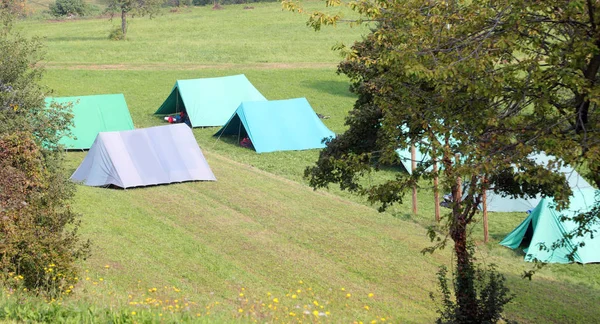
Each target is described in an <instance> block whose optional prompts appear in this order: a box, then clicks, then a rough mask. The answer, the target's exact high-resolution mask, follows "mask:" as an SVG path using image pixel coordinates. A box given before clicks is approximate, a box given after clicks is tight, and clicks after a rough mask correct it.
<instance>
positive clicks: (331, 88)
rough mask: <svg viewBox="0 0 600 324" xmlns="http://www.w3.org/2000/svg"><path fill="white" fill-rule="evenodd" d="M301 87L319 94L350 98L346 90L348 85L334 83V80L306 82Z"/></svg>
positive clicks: (340, 82) (339, 82)
mask: <svg viewBox="0 0 600 324" xmlns="http://www.w3.org/2000/svg"><path fill="white" fill-rule="evenodd" d="M302 85H303V86H306V87H308V88H312V89H315V90H318V91H320V92H324V93H328V94H332V95H335V96H343V97H351V98H354V97H355V95H354V94H352V93H351V92H350V91H349V90H348V89H349V87H350V84H349V83H348V82H345V81H334V80H308V81H304V82H303V83H302Z"/></svg>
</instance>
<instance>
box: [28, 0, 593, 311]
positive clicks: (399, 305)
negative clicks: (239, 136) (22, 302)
mask: <svg viewBox="0 0 600 324" xmlns="http://www.w3.org/2000/svg"><path fill="white" fill-rule="evenodd" d="M307 5H308V7H309V8H315V9H316V8H322V7H321V6H322V4H321V3H320V2H308V3H307ZM252 7H253V9H251V10H248V9H244V5H231V6H225V7H224V9H223V10H212V9H211V8H210V7H208V6H207V7H197V8H186V9H181V10H180V11H179V12H175V13H171V12H167V11H165V12H164V13H163V14H162V15H159V16H157V17H155V18H153V19H148V18H135V19H133V20H131V21H130V27H129V28H130V29H129V31H128V39H127V40H126V41H121V42H116V41H111V40H108V38H107V36H108V33H109V31H110V30H111V29H112V28H114V26H116V25H117V24H118V23H119V22H118V21H110V20H108V19H107V18H97V19H81V20H77V19H75V20H64V21H56V20H52V21H48V20H34V19H30V20H24V21H21V22H20V23H19V24H18V25H17V28H18V29H19V30H21V32H22V33H23V34H25V35H27V36H37V37H41V38H42V39H43V42H44V44H45V46H46V48H47V54H46V56H45V59H44V61H43V62H41V65H42V66H44V67H45V69H46V73H45V77H44V79H43V83H44V85H45V86H47V87H48V88H49V89H51V90H52V91H53V92H52V95H53V96H76V95H90V94H104V93H123V94H124V95H125V98H126V100H127V103H128V105H129V109H130V112H131V115H132V118H133V121H134V124H135V126H136V127H138V128H142V127H149V126H156V125H162V124H163V123H164V122H163V121H162V120H161V119H160V118H158V117H156V116H154V115H153V112H154V111H155V110H156V109H157V108H158V107H159V106H160V104H161V103H162V101H163V100H164V99H165V98H166V96H167V95H168V94H169V92H170V90H171V89H172V87H173V84H174V83H175V81H176V80H178V79H191V78H202V77H214V76H224V75H232V74H240V73H243V74H245V75H246V76H247V77H248V79H249V80H250V81H251V82H252V83H253V84H254V85H255V87H256V88H257V89H259V90H260V91H261V92H262V93H263V95H264V96H265V97H266V98H268V99H271V100H275V99H286V98H296V97H306V98H307V99H308V101H309V102H310V103H311V105H312V107H313V108H314V110H315V111H316V112H318V113H320V114H323V115H327V116H330V118H329V119H325V120H324V123H325V124H326V125H327V126H328V127H329V128H330V129H331V130H333V131H334V132H337V133H340V132H343V131H344V129H345V125H344V117H345V116H346V115H347V112H348V111H349V110H350V109H352V106H353V103H354V100H355V97H354V96H353V95H352V94H351V93H350V92H349V91H348V87H349V82H348V80H347V78H345V77H344V76H341V75H338V74H337V73H336V64H337V63H338V62H339V61H340V60H341V57H340V56H339V54H338V53H336V52H334V51H332V50H331V48H332V47H333V46H335V45H336V44H339V43H345V44H347V45H350V44H352V42H353V41H355V40H359V39H360V37H361V35H363V34H364V33H367V32H368V28H366V27H350V26H347V25H338V26H337V27H335V28H325V29H323V30H322V31H320V32H314V31H312V30H311V29H309V28H308V27H306V24H305V22H306V19H307V17H306V16H305V15H300V14H294V13H290V12H286V11H282V10H281V6H280V4H279V3H262V4H252ZM329 10H336V9H329ZM346 14H349V13H346ZM217 130H218V129H216V128H203V129H194V135H195V136H196V139H197V140H198V144H199V145H200V147H201V148H202V150H203V152H204V154H205V156H206V158H207V160H208V162H209V164H210V166H211V168H212V170H213V172H214V173H215V175H216V177H217V179H218V181H217V182H212V183H208V182H192V183H182V184H174V185H168V186H155V187H148V188H137V189H130V190H114V189H105V188H90V187H85V186H78V187H77V194H76V197H75V201H74V208H75V209H76V210H77V211H78V212H80V213H81V214H82V215H83V218H82V237H84V238H86V239H88V238H89V239H90V240H92V242H93V251H92V253H93V254H92V257H91V258H90V259H88V260H87V261H85V262H83V263H82V265H81V266H82V269H84V271H83V273H82V277H81V278H80V283H79V284H78V285H76V286H75V287H74V288H73V292H72V296H65V297H64V298H63V300H61V301H60V302H61V303H62V304H63V305H67V306H68V305H70V306H69V307H74V308H77V307H79V306H77V305H80V304H81V303H83V304H84V305H87V306H86V307H96V308H99V309H110V310H115V311H117V312H122V313H123V314H127V316H128V317H127V319H133V320H135V316H140V314H146V315H144V316H147V317H144V318H146V319H147V318H153V319H155V320H157V321H162V319H163V318H166V317H168V316H171V315H170V314H173V313H177V314H179V313H184V314H185V315H182V316H183V317H174V319H173V320H182V319H183V320H189V321H193V320H198V319H202V320H203V321H207V322H213V321H217V322H230V321H234V320H242V321H248V322H251V321H253V320H257V321H259V322H265V321H269V322H298V321H311V322H318V321H322V322H334V323H346V322H353V321H357V322H358V321H362V322H365V323H366V322H372V321H377V322H382V321H387V322H393V323H399V322H402V323H404V322H431V321H433V320H434V319H435V317H436V305H435V304H434V303H433V302H432V301H431V300H430V298H429V293H430V292H435V291H436V289H437V288H436V275H435V272H436V271H437V268H438V266H439V265H447V266H449V267H451V266H452V261H453V260H452V256H451V253H450V251H449V249H446V250H442V251H439V252H436V253H434V254H432V255H429V254H427V255H423V254H421V250H422V249H423V248H425V247H428V246H429V245H430V244H431V243H430V242H429V241H428V239H427V237H426V235H425V232H426V226H428V225H430V224H432V220H433V199H432V192H431V189H430V188H429V187H428V184H426V183H423V186H422V188H421V189H420V190H419V214H418V215H412V214H411V212H410V210H411V207H410V205H409V203H408V202H407V203H406V204H403V205H397V206H394V207H393V208H391V209H390V210H388V211H386V212H384V213H378V212H377V211H376V207H377V206H371V205H369V204H367V203H366V202H365V201H364V200H363V199H361V198H360V197H355V196H353V195H351V194H349V193H346V192H341V191H339V190H338V189H336V188H331V189H330V190H327V191H324V190H319V191H313V190H312V189H311V188H310V187H308V186H307V184H306V181H305V180H304V179H303V177H302V174H303V170H304V169H305V168H306V167H307V166H309V165H311V164H312V163H314V161H315V160H316V158H317V156H318V151H315V150H311V151H302V152H277V153H267V154H256V153H255V152H254V151H252V150H249V149H245V148H242V147H240V146H239V145H237V143H236V139H233V138H221V139H218V140H217V139H216V138H215V137H213V134H214V133H215V132H216V131H217ZM84 156H85V152H69V153H68V163H69V168H71V169H72V170H75V168H76V167H77V165H78V164H79V163H80V162H81V160H82V159H83V157H84ZM397 172H402V171H401V170H400V169H390V170H385V171H382V172H379V173H376V174H372V175H369V176H367V177H366V178H365V181H377V180H378V179H381V177H387V176H391V175H394V174H395V173H397ZM524 217H525V215H523V214H519V213H510V214H503V213H492V214H491V215H490V234H491V241H490V242H489V243H487V244H483V243H482V242H481V238H482V235H481V229H480V225H478V224H476V226H475V228H474V229H473V233H472V235H473V237H474V239H475V241H476V242H477V255H478V259H479V261H481V262H482V263H483V264H491V263H494V264H496V265H497V266H498V269H499V270H500V271H501V272H502V273H503V274H504V275H505V276H506V277H507V281H508V286H509V287H510V288H511V290H512V292H514V293H515V300H514V301H513V302H512V303H511V304H509V305H508V307H507V312H506V315H507V316H508V317H509V318H512V319H515V320H518V321H520V322H560V323H563V322H594V321H595V319H596V317H597V316H598V314H599V313H600V311H598V309H597V305H598V304H599V303H600V270H599V269H598V267H597V265H550V266H547V267H545V268H543V269H542V270H540V271H539V272H538V273H537V274H536V275H535V276H534V277H533V280H531V281H529V280H525V279H522V278H521V274H522V273H523V271H526V270H530V269H531V268H532V266H533V265H532V264H530V263H525V262H523V260H522V259H523V255H522V254H521V253H519V252H515V251H512V250H508V249H506V248H504V247H501V246H499V245H498V242H499V241H500V240H501V239H502V238H503V237H504V236H505V235H506V234H508V233H509V232H510V231H511V230H512V229H513V228H514V227H515V226H516V225H518V224H519V223H520V222H521V221H522V220H523V218H524ZM89 305H92V306H89ZM67 306H65V307H67ZM315 312H316V313H315ZM134 313H135V314H134ZM292 314H293V315H292ZM163 316H164V317H163ZM177 316H179V315H177ZM144 318H142V319H144ZM169 318H171V317H169ZM168 320H169V319H167V321H168Z"/></svg>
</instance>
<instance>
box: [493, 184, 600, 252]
mask: <svg viewBox="0 0 600 324" xmlns="http://www.w3.org/2000/svg"><path fill="white" fill-rule="evenodd" d="M595 194H596V192H595V191H594V190H593V189H587V190H581V191H577V192H575V193H574V195H573V196H572V197H571V199H570V204H569V208H568V209H566V210H563V211H557V210H556V209H555V208H554V207H553V205H554V204H553V201H552V199H550V198H544V199H542V200H541V201H540V203H539V204H538V205H537V207H535V209H534V210H533V211H532V212H531V213H530V214H529V216H527V218H526V219H525V220H524V221H523V222H522V223H521V224H520V225H519V226H517V227H516V228H515V229H514V230H513V231H512V232H510V233H509V234H508V235H507V236H506V237H505V238H504V240H502V242H500V244H501V245H504V246H506V247H509V248H511V249H516V248H518V247H523V250H524V251H525V253H526V254H525V261H534V260H535V259H537V260H539V261H542V262H548V263H570V262H572V261H570V260H569V258H568V254H569V253H571V252H573V249H574V247H576V246H577V251H576V252H575V254H574V255H573V257H574V261H575V262H579V263H590V262H600V237H599V236H598V232H597V231H600V224H598V223H597V222H596V223H594V224H593V225H592V228H591V230H592V231H596V232H595V233H594V234H593V236H592V235H590V233H586V234H585V235H584V236H583V237H574V238H571V239H567V241H566V244H565V245H564V246H561V247H559V248H557V249H556V250H554V251H545V250H540V247H542V246H545V247H546V248H551V247H552V245H553V244H554V243H556V242H557V241H558V240H560V239H563V238H564V235H565V234H568V233H572V232H573V231H574V230H575V229H576V228H577V224H576V223H575V222H573V221H572V220H570V219H567V220H561V218H562V217H561V216H565V217H573V216H576V215H577V214H578V213H581V212H587V211H589V210H590V209H591V208H592V207H593V204H594V201H595ZM580 243H585V245H584V246H579V244H580Z"/></svg>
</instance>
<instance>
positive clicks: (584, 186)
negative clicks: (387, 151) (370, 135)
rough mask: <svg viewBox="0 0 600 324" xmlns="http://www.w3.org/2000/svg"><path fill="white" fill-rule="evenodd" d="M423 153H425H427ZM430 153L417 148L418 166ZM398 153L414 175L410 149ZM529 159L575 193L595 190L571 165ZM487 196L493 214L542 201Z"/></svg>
mask: <svg viewBox="0 0 600 324" xmlns="http://www.w3.org/2000/svg"><path fill="white" fill-rule="evenodd" d="M422 151H425V153H423V152H422ZM428 151H429V145H428V144H426V143H425V144H421V145H420V146H418V147H417V149H416V155H415V162H417V165H419V164H422V163H425V162H429V160H430V158H429V156H428V155H427V152H428ZM396 153H397V154H398V158H399V159H400V162H401V163H402V165H403V166H404V168H405V169H406V170H407V171H408V173H409V174H412V168H411V164H412V158H411V151H410V149H397V150H396ZM528 158H529V159H531V160H533V161H534V162H535V163H536V164H538V165H541V166H546V167H547V168H549V169H550V168H551V169H554V170H555V171H556V172H559V173H562V174H563V175H564V176H565V178H566V180H567V182H568V184H569V186H570V187H571V189H572V190H573V191H579V190H589V189H593V187H592V186H591V185H590V184H589V183H588V182H587V181H586V180H585V179H584V178H583V177H582V176H581V175H579V173H577V171H575V169H573V168H572V167H570V166H569V165H561V167H560V168H555V167H554V166H553V164H554V162H556V161H557V160H558V159H557V158H556V157H554V156H551V155H546V154H544V153H537V154H531V155H530V156H529V157H528ZM440 167H441V166H440ZM427 170H431V166H429V167H428V168H427ZM486 194H487V200H486V202H487V210H488V211H492V212H526V211H530V210H532V209H533V208H535V206H537V205H538V203H539V202H540V201H541V200H542V196H541V195H537V196H535V197H528V198H513V197H510V196H502V194H500V193H495V192H494V191H493V190H488V191H487V192H486Z"/></svg>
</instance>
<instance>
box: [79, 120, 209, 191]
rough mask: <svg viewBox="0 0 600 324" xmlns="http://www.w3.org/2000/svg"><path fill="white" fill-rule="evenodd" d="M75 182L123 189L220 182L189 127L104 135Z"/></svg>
mask: <svg viewBox="0 0 600 324" xmlns="http://www.w3.org/2000/svg"><path fill="white" fill-rule="evenodd" d="M71 179H72V180H73V181H77V182H82V183H83V184H85V185H88V186H108V185H111V184H112V185H115V186H118V187H121V188H129V187H137V186H148V185H157V184H165V183H173V182H183V181H192V180H216V178H215V176H214V175H213V173H212V171H211V170H210V167H209V166H208V163H207V162H206V159H204V155H203V154H202V151H201V150H200V147H198V143H197V142H196V139H195V138H194V135H193V133H192V131H191V129H190V128H189V127H188V126H187V125H185V124H176V125H166V126H158V127H151V128H143V129H136V130H131V131H122V132H103V133H100V134H98V137H97V138H96V140H95V141H94V145H92V148H91V149H90V151H89V152H88V154H87V155H86V157H85V159H84V160H83V162H81V164H80V165H79V167H78V168H77V170H75V173H73V175H72V176H71Z"/></svg>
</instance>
